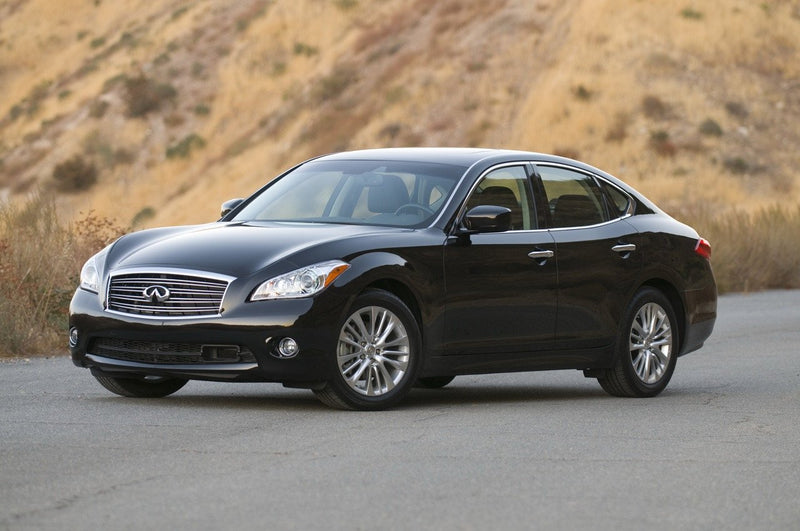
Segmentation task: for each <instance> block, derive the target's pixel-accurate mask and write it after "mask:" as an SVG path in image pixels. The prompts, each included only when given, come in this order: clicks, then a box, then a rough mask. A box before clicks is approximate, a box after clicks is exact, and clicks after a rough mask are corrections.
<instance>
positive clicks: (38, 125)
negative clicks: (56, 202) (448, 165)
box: [0, 0, 800, 226]
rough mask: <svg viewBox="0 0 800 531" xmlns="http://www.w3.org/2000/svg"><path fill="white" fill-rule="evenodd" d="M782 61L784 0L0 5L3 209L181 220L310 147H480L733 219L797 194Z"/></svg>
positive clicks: (787, 43) (795, 38) (786, 18)
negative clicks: (20, 206) (553, 156)
mask: <svg viewBox="0 0 800 531" xmlns="http://www.w3.org/2000/svg"><path fill="white" fill-rule="evenodd" d="M799 52H800V7H799V6H798V5H797V3H796V2H791V1H787V0H773V1H766V2H758V3H755V2H749V1H744V0H741V1H740V0H717V1H707V2H689V1H686V0H683V1H674V0H665V1H662V2H629V1H625V0H563V1H559V2H554V1H546V0H541V1H530V0H505V1H503V0H500V1H496V2H483V1H480V0H470V1H433V0H416V1H411V2H408V1H403V0H374V1H368V0H293V1H287V0H275V1H272V2H270V1H266V0H242V1H238V2H225V1H221V0H216V1H214V0H205V1H204V0H196V1H185V2H168V1H165V0H151V1H144V0H131V1H129V2H125V3H118V2H110V1H101V0H94V1H90V0H59V1H55V0H6V1H0V93H2V95H3V96H2V100H0V190H2V192H0V193H1V194H2V195H1V196H0V197H3V196H6V197H14V196H17V195H20V194H24V193H26V192H27V191H29V190H32V189H35V188H36V187H55V188H56V189H57V190H60V192H61V202H62V205H63V209H64V211H65V212H66V213H67V214H68V215H77V214H78V212H80V211H83V212H86V211H88V210H95V211H96V212H97V213H98V214H100V215H103V216H109V217H113V218H116V219H118V220H119V221H120V222H121V223H123V224H133V225H135V226H149V225H160V224H169V223H195V222H203V221H208V220H212V219H215V217H216V215H217V213H218V207H219V204H220V202H222V201H223V200H225V199H228V198H230V197H238V196H243V195H246V194H248V193H250V192H251V191H253V190H255V189H256V188H258V187H259V186H260V185H261V184H263V182H265V180H267V179H269V178H270V177H272V176H274V175H275V174H277V173H278V172H280V171H281V170H283V169H285V168H287V167H288V166H290V165H292V164H294V163H295V162H298V161H300V160H303V159H305V158H308V157H311V156H314V155H318V154H322V153H326V152H330V151H336V150H344V149H357V148H364V147H377V146H400V145H437V146H451V145H482V146H490V147H508V148H519V149H528V150H535V151H546V152H557V153H560V154H565V155H567V156H573V157H578V158H581V159H582V160H585V161H587V162H589V163H592V164H596V165H598V166H600V167H602V168H603V169H606V170H608V171H610V172H611V173H615V174H616V175H618V176H619V177H621V178H623V179H625V180H627V181H629V182H631V183H632V184H633V185H634V186H637V187H638V188H640V189H641V190H642V191H643V192H644V193H645V194H647V195H649V196H651V197H652V198H653V199H655V200H656V201H658V202H660V203H661V204H662V205H664V206H665V207H666V208H667V209H668V210H670V211H673V212H677V213H680V212H681V210H685V209H689V208H713V209H719V210H723V209H726V208H730V207H731V206H738V207H743V208H749V207H752V206H760V205H763V204H769V203H773V202H777V201H785V200H786V198H787V197H789V198H792V197H794V198H796V197H797V190H798V184H799V183H798V181H799V180H800V177H798V171H797V169H796V168H798V167H799V166H800V151H798V146H800V127H797V123H798V122H800V62H799V61H797V57H798V54H799ZM76 156H77V157H80V161H81V162H82V163H83V168H86V167H89V166H92V165H93V166H94V168H95V169H96V181H97V182H95V183H92V179H91V177H86V176H85V175H84V174H83V173H81V171H79V170H80V169H81V167H80V165H78V170H75V169H73V171H72V173H71V174H70V173H67V176H66V177H64V176H63V175H64V173H63V172H62V174H61V175H62V180H61V181H54V179H53V173H54V169H55V168H56V167H57V166H58V165H60V164H62V163H64V162H65V161H67V160H75V157H76ZM62 170H63V168H62ZM76 172H77V173H76ZM794 201H795V202H796V199H794Z"/></svg>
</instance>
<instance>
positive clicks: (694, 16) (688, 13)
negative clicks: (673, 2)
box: [681, 7, 703, 20]
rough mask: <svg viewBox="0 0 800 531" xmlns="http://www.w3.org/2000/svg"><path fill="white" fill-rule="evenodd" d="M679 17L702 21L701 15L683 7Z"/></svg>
mask: <svg viewBox="0 0 800 531" xmlns="http://www.w3.org/2000/svg"><path fill="white" fill-rule="evenodd" d="M681 16H682V17H683V18H688V19H692V20H702V18H703V13H702V12H700V11H696V10H694V9H692V8H691V7H685V8H683V9H682V10H681Z"/></svg>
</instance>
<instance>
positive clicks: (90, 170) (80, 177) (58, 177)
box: [53, 155, 97, 193]
mask: <svg viewBox="0 0 800 531" xmlns="http://www.w3.org/2000/svg"><path fill="white" fill-rule="evenodd" d="M96 182H97V167H96V166H95V165H94V164H93V163H92V162H87V161H86V160H84V158H83V157H82V156H80V155H75V156H74V157H72V158H71V159H69V160H66V161H64V162H62V163H60V164H57V165H56V167H55V168H53V183H54V185H55V188H56V189H57V190H58V191H60V192H65V193H75V192H82V191H84V190H88V189H89V188H91V187H92V186H93V185H94V183H96Z"/></svg>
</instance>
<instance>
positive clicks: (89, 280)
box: [81, 246, 110, 293]
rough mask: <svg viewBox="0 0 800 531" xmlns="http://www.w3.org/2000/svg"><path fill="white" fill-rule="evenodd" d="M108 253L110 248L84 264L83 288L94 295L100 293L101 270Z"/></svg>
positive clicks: (82, 272)
mask: <svg viewBox="0 0 800 531" xmlns="http://www.w3.org/2000/svg"><path fill="white" fill-rule="evenodd" d="M109 247H110V246H109ZM107 251H108V247H106V248H105V249H103V250H102V251H100V252H99V253H97V254H96V255H94V256H93V257H91V258H89V259H88V260H87V261H86V263H85V264H83V268H82V269H81V288H83V289H85V290H87V291H91V292H94V293H100V279H101V275H100V272H101V269H100V268H101V264H102V261H103V260H104V259H105V254H106V252H107Z"/></svg>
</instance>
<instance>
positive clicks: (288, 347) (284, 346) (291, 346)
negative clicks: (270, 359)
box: [278, 337, 300, 358]
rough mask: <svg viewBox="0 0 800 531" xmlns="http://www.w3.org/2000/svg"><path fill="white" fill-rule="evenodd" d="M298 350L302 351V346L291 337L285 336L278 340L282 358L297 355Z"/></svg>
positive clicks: (279, 352)
mask: <svg viewBox="0 0 800 531" xmlns="http://www.w3.org/2000/svg"><path fill="white" fill-rule="evenodd" d="M298 352H300V346H299V345H298V344H297V341H295V340H294V339H292V338H291V337H284V338H283V339H281V340H280V341H279V342H278V354H280V355H281V357H282V358H293V357H295V356H297V353H298Z"/></svg>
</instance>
